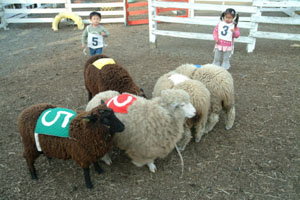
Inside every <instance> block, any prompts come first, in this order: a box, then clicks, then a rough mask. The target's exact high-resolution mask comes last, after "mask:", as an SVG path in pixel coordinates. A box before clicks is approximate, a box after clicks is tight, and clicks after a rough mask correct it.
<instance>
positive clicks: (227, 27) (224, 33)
mask: <svg viewBox="0 0 300 200" xmlns="http://www.w3.org/2000/svg"><path fill="white" fill-rule="evenodd" d="M232 29H234V24H233V23H230V24H227V23H226V22H224V21H222V22H220V23H219V27H218V35H219V39H221V40H225V41H230V42H231V41H232V32H231V30H232Z"/></svg>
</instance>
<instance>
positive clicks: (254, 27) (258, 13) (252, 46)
mask: <svg viewBox="0 0 300 200" xmlns="http://www.w3.org/2000/svg"><path fill="white" fill-rule="evenodd" d="M255 1H256V0H254V1H253V3H254V2H255ZM256 8H257V10H256V13H255V14H251V18H250V22H251V23H252V28H251V29H250V31H249V37H251V38H253V41H252V43H250V44H248V45H247V51H248V53H251V52H253V51H254V49H255V43H256V38H255V37H252V34H253V33H255V32H257V30H258V23H257V22H253V17H255V16H261V7H256Z"/></svg>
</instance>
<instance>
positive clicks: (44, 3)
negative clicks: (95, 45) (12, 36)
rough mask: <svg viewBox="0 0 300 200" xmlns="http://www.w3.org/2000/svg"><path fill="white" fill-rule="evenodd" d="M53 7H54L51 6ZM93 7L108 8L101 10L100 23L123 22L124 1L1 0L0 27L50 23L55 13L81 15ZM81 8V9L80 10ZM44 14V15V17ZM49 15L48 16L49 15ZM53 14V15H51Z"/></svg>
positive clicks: (87, 21) (88, 12)
mask: <svg viewBox="0 0 300 200" xmlns="http://www.w3.org/2000/svg"><path fill="white" fill-rule="evenodd" d="M13 4H20V5H21V8H20V9H14V8H9V7H8V6H9V5H13ZM33 4H38V5H39V6H38V7H37V8H28V7H27V6H26V5H33ZM53 5H59V6H60V7H63V8H55V6H53ZM53 7H54V8H53ZM87 8H90V9H91V10H95V8H98V9H100V8H110V9H111V10H109V11H101V15H102V16H104V17H103V18H102V20H101V23H124V22H125V20H126V18H125V15H126V13H125V5H124V2H123V1H122V0H121V2H113V3H71V0H2V1H1V3H0V17H1V23H0V28H4V29H6V28H7V26H8V24H11V23H51V22H52V21H53V19H54V17H55V16H56V14H58V13H61V12H67V11H69V12H70V11H71V12H74V13H77V14H78V15H79V16H81V17H86V16H89V14H90V12H91V11H86V9H87ZM80 9H83V10H80ZM45 14H47V15H46V17H45ZM49 15H50V16H49ZM51 15H53V16H51ZM83 22H84V23H86V24H88V23H90V20H89V19H83Z"/></svg>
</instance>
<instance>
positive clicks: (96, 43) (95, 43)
mask: <svg viewBox="0 0 300 200" xmlns="http://www.w3.org/2000/svg"><path fill="white" fill-rule="evenodd" d="M97 39H98V38H97V37H93V38H92V41H93V46H97V45H98V40H97Z"/></svg>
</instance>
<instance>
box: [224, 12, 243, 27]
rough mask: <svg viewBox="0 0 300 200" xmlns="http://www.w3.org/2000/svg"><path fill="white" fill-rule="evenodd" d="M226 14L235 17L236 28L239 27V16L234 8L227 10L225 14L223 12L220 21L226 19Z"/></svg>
mask: <svg viewBox="0 0 300 200" xmlns="http://www.w3.org/2000/svg"><path fill="white" fill-rule="evenodd" d="M226 14H230V15H231V16H232V17H233V20H234V22H233V23H234V27H236V26H237V24H238V23H239V14H238V13H236V11H235V10H234V9H232V8H227V9H226V10H225V11H224V12H222V14H221V17H220V20H221V21H223V19H224V17H225V15H226Z"/></svg>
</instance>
